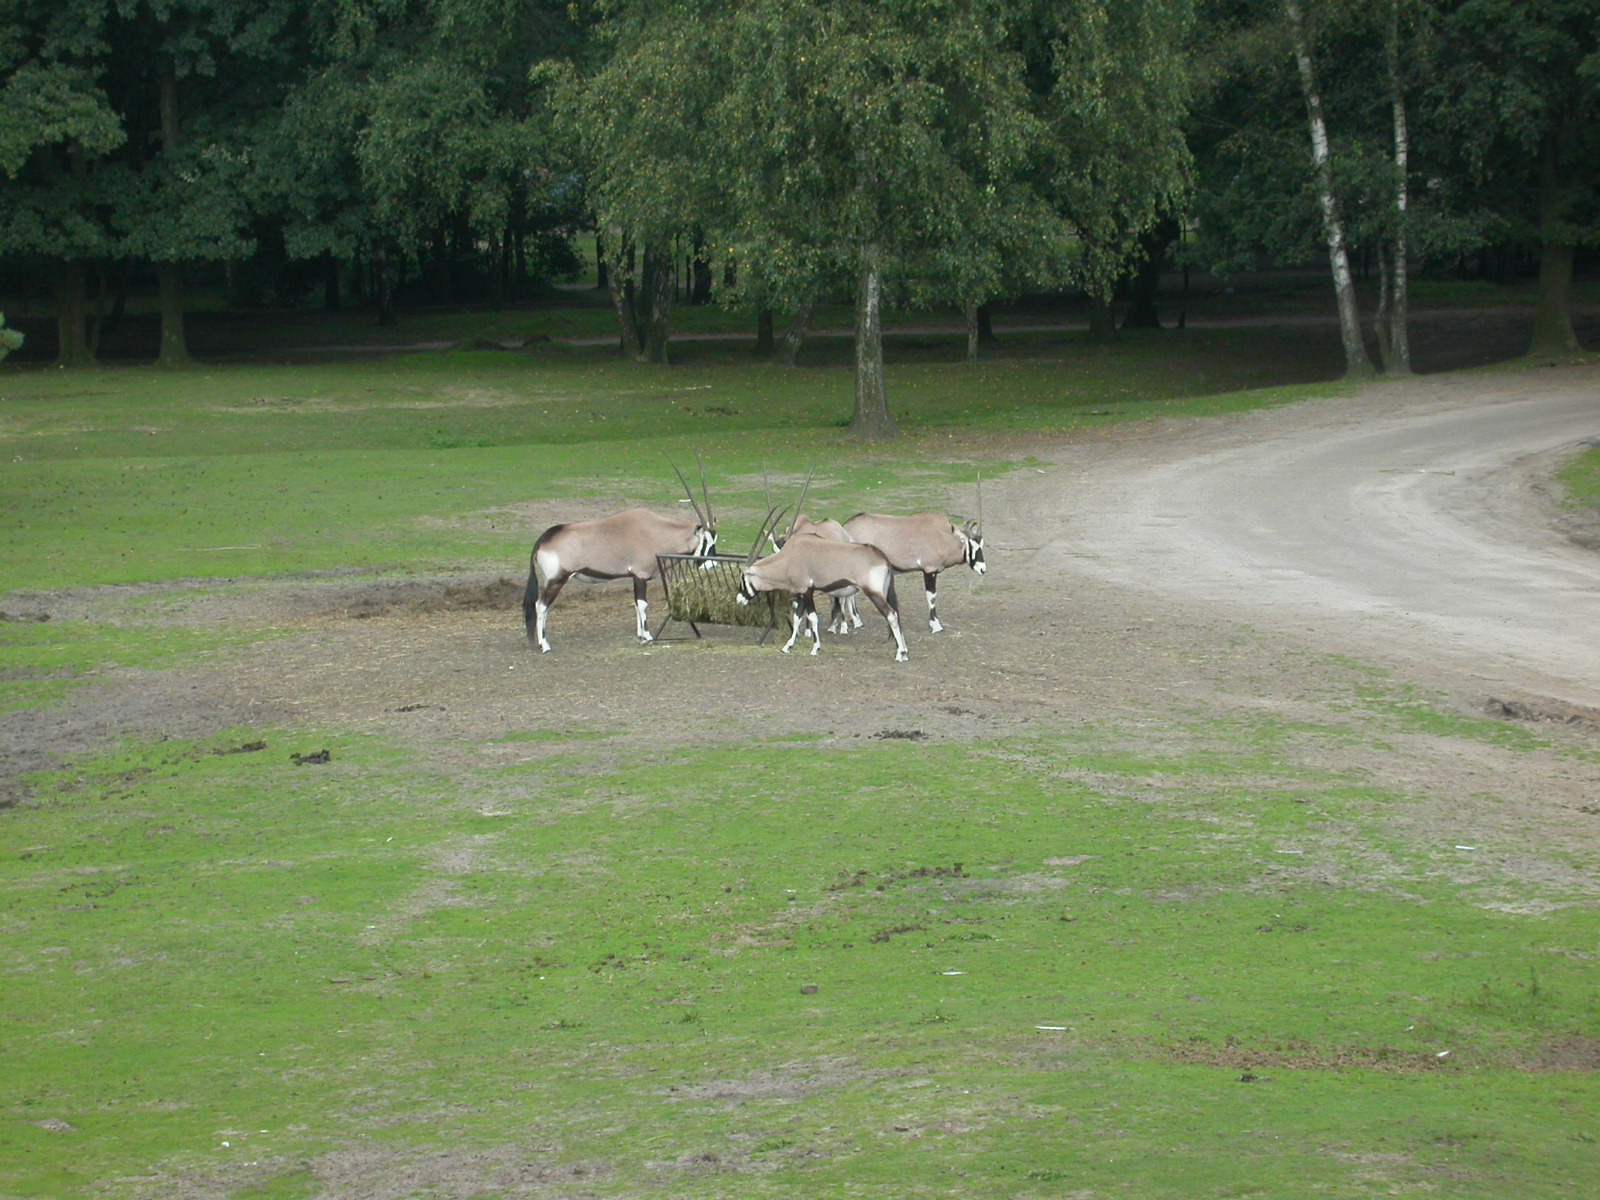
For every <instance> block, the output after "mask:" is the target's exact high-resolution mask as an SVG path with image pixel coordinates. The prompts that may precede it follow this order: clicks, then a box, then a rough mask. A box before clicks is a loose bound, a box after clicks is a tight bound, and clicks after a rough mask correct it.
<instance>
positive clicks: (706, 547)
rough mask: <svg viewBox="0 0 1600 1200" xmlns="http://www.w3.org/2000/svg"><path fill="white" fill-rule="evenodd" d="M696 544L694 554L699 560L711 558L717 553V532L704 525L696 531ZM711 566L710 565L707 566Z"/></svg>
mask: <svg viewBox="0 0 1600 1200" xmlns="http://www.w3.org/2000/svg"><path fill="white" fill-rule="evenodd" d="M694 536H695V543H694V550H693V552H692V553H693V554H694V555H695V556H696V557H697V558H710V557H711V556H712V555H713V554H715V553H716V552H717V531H716V530H715V529H708V528H706V527H705V526H704V525H701V526H699V527H698V528H697V529H696V530H695V531H694ZM707 565H708V566H709V564H707Z"/></svg>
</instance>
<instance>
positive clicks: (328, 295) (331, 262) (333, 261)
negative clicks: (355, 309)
mask: <svg viewBox="0 0 1600 1200" xmlns="http://www.w3.org/2000/svg"><path fill="white" fill-rule="evenodd" d="M322 308H323V311H324V312H331V313H334V312H339V311H341V310H342V309H343V308H344V298H343V297H342V296H341V295H340V292H339V260H338V259H337V258H335V257H334V256H333V252H332V251H331V250H330V251H328V252H327V253H325V254H323V256H322Z"/></svg>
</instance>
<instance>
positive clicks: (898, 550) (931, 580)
mask: <svg viewBox="0 0 1600 1200" xmlns="http://www.w3.org/2000/svg"><path fill="white" fill-rule="evenodd" d="M979 504H980V509H979V515H978V520H976V521H968V522H967V523H966V524H965V525H962V526H959V527H958V526H957V525H955V524H954V523H953V522H952V521H951V520H950V518H949V517H946V516H944V515H942V514H941V513H931V512H926V513H917V514H915V515H914V516H909V517H885V516H879V515H878V514H876V513H857V514H856V515H855V516H853V517H851V518H850V519H849V520H848V521H846V522H845V523H844V531H845V533H847V534H849V536H850V538H851V539H852V540H853V541H857V542H865V543H867V544H868V545H870V546H876V547H877V548H878V549H879V550H881V551H883V553H884V556H885V557H886V558H888V560H889V562H890V564H891V565H892V566H893V567H894V569H895V570H896V571H921V572H922V587H923V590H924V591H925V592H926V593H927V596H928V628H929V629H930V630H932V631H933V632H934V633H939V632H941V631H942V630H943V629H944V626H943V625H941V624H939V611H938V607H937V600H938V576H939V572H940V571H943V570H944V569H945V568H946V567H954V566H956V565H958V564H960V563H966V564H967V566H969V567H971V568H972V569H973V570H974V571H976V572H977V573H978V574H979V575H982V574H983V573H984V572H985V571H986V570H988V567H987V566H986V565H985V564H984V561H983V531H982V529H981V528H980V526H981V524H982V520H983V514H982V509H981V504H982V501H981V500H980V501H979Z"/></svg>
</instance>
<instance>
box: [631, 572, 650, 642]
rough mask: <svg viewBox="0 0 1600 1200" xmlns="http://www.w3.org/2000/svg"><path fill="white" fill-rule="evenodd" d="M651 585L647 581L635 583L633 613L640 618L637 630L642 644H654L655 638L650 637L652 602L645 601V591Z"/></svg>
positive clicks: (637, 580) (636, 580)
mask: <svg viewBox="0 0 1600 1200" xmlns="http://www.w3.org/2000/svg"><path fill="white" fill-rule="evenodd" d="M649 586H650V585H649V583H648V582H647V581H646V580H643V579H637V578H636V579H635V580H634V581H633V611H634V613H635V615H636V616H637V617H638V621H639V627H638V629H637V630H636V632H637V634H638V636H639V640H640V641H641V642H653V641H655V638H653V637H652V636H651V635H650V602H649V601H648V600H646V599H645V589H646V588H648V587H649Z"/></svg>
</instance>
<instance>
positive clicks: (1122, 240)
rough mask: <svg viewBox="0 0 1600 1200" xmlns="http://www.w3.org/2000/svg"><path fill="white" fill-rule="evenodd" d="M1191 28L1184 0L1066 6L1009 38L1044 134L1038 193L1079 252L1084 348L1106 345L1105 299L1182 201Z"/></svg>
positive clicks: (1108, 0)
mask: <svg viewBox="0 0 1600 1200" xmlns="http://www.w3.org/2000/svg"><path fill="white" fill-rule="evenodd" d="M1192 20H1193V9H1192V5H1191V3H1190V0H1075V3H1072V4H1070V5H1059V4H1048V3H1046V4H1037V5H1033V6H1031V11H1030V12H1029V13H1028V15H1027V18H1026V20H1025V21H1024V23H1023V24H1022V25H1021V27H1020V30H1021V37H1022V45H1023V47H1024V50H1025V52H1026V54H1027V57H1028V61H1029V67H1028V78H1029V80H1030V83H1031V85H1032V87H1033V89H1034V91H1035V93H1036V95H1037V104H1038V108H1039V112H1040V116H1041V118H1042V120H1043V121H1044V123H1045V124H1046V126H1047V128H1048V130H1049V138H1048V140H1047V142H1046V143H1045V146H1046V157H1045V161H1044V170H1045V184H1044V190H1045V192H1046V194H1047V195H1048V196H1049V198H1050V200H1051V201H1052V203H1053V204H1054V205H1055V206H1056V207H1057V208H1058V209H1059V211H1060V212H1061V213H1062V215H1063V216H1064V217H1065V219H1066V221H1067V223H1068V224H1069V226H1070V227H1071V229H1072V231H1073V233H1074V234H1075V235H1076V237H1077V239H1078V241H1079V244H1080V247H1081V257H1080V259H1079V262H1078V264H1077V268H1076V271H1075V272H1074V275H1075V278H1076V281H1077V282H1078V284H1079V285H1080V286H1081V287H1082V288H1083V290H1084V291H1085V292H1086V293H1088V295H1089V297H1090V333H1091V337H1092V338H1094V339H1095V340H1110V339H1111V338H1113V337H1114V336H1115V326H1114V324H1113V323H1112V308H1111V303H1112V293H1113V290H1114V289H1115V287H1116V285H1117V282H1118V280H1119V279H1120V278H1121V277H1122V276H1123V275H1124V274H1125V273H1126V271H1127V270H1128V267H1129V265H1130V264H1131V263H1134V262H1136V261H1137V260H1138V259H1139V258H1140V256H1141V253H1147V251H1145V250H1144V248H1143V247H1142V246H1141V239H1142V238H1143V237H1144V236H1145V235H1146V234H1147V233H1148V232H1150V231H1151V230H1152V229H1153V228H1154V227H1155V226H1157V225H1158V224H1159V223H1160V222H1161V221H1162V219H1163V217H1166V216H1168V215H1170V214H1171V213H1173V212H1175V211H1181V209H1182V208H1183V207H1184V206H1185V204H1186V202H1187V199H1188V194H1189V187H1190V180H1189V173H1190V166H1191V156H1190V151H1189V147H1188V145H1187V143H1186V141H1185V140H1184V131H1183V122H1184V118H1185V116H1186V114H1187V112H1188V106H1189V102H1190V93H1191V82H1190V65H1189V62H1188V55H1187V49H1186V43H1187V40H1188V35H1189V30H1190V26H1191V23H1192ZM1168 240H1169V241H1170V239H1168ZM1164 248H1165V247H1164V246H1163V249H1164Z"/></svg>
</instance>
